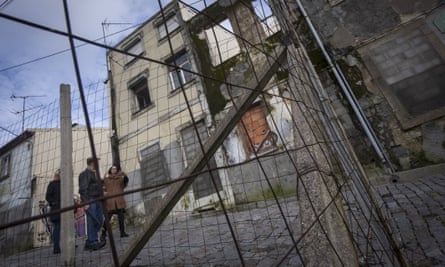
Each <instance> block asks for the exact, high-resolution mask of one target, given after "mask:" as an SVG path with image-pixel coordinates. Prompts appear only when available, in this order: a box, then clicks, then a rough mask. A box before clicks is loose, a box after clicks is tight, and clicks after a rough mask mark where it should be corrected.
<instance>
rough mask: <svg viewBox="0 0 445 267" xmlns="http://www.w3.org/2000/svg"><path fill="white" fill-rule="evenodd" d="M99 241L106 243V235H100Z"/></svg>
mask: <svg viewBox="0 0 445 267" xmlns="http://www.w3.org/2000/svg"><path fill="white" fill-rule="evenodd" d="M100 241H101V242H102V241H103V242H107V235H106V234H105V233H102V235H101V236H100Z"/></svg>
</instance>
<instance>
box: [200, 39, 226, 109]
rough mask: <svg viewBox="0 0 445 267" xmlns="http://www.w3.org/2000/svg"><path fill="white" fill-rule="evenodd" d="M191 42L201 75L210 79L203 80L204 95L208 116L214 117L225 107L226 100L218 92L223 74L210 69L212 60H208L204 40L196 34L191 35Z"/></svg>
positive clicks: (207, 50)
mask: <svg viewBox="0 0 445 267" xmlns="http://www.w3.org/2000/svg"><path fill="white" fill-rule="evenodd" d="M192 41H193V46H194V48H195V51H196V53H197V56H198V59H199V64H200V69H201V72H202V74H203V75H204V76H205V77H210V78H211V79H209V78H203V83H204V90H205V91H204V94H205V95H206V98H207V103H208V104H209V109H210V114H212V116H215V115H216V114H218V113H219V112H220V111H222V110H223V109H224V107H225V106H226V99H225V98H224V96H223V95H222V94H221V90H220V86H221V84H222V83H223V81H224V79H223V78H222V76H223V74H222V72H220V73H218V72H217V71H216V70H215V68H214V67H212V60H211V58H210V54H209V47H208V45H207V42H206V40H201V39H199V37H198V35H197V34H193V35H192ZM204 66H205V67H204ZM218 76H219V77H218Z"/></svg>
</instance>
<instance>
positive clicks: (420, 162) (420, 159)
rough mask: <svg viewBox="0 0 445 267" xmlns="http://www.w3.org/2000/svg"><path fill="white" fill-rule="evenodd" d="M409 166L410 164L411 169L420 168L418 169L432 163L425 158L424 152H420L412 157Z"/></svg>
mask: <svg viewBox="0 0 445 267" xmlns="http://www.w3.org/2000/svg"><path fill="white" fill-rule="evenodd" d="M411 164H412V166H413V168H420V167H425V166H428V165H431V164H434V162H433V161H431V160H429V159H428V158H427V157H426V155H425V151H423V150H421V151H419V152H417V153H415V154H413V155H412V157H411Z"/></svg>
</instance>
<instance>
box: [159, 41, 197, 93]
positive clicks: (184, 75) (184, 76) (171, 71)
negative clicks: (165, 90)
mask: <svg viewBox="0 0 445 267" xmlns="http://www.w3.org/2000/svg"><path fill="white" fill-rule="evenodd" d="M183 56H184V57H185V60H184V61H183V62H178V59H179V58H181V57H183ZM166 63H167V64H169V65H175V63H176V64H177V66H178V67H180V69H177V68H176V67H172V66H168V67H167V70H168V78H169V81H170V93H173V92H175V91H176V90H178V89H179V88H181V81H182V85H186V84H188V83H189V82H191V81H193V80H194V79H195V76H194V75H193V74H192V73H190V72H185V71H184V70H183V69H187V68H186V67H185V66H186V65H189V68H188V70H190V71H192V62H191V60H190V58H189V55H188V53H187V51H185V50H182V51H180V52H178V53H176V54H175V55H174V56H172V57H170V58H169V59H167V60H166ZM173 75H175V76H173ZM179 79H181V81H179ZM176 81H177V82H178V84H176Z"/></svg>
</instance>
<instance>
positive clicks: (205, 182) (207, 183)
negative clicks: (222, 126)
mask: <svg viewBox="0 0 445 267" xmlns="http://www.w3.org/2000/svg"><path fill="white" fill-rule="evenodd" d="M196 126H197V128H198V132H199V136H200V137H201V140H202V142H203V143H204V142H205V140H206V139H207V137H208V134H207V130H206V127H205V125H204V122H202V121H201V122H198V123H197V125H196ZM181 137H182V145H183V147H184V152H185V156H186V160H187V164H190V162H191V161H192V160H193V159H194V157H195V155H196V152H197V151H199V149H201V147H200V145H199V141H198V138H197V135H196V131H195V128H194V127H193V126H190V127H187V128H185V129H183V130H182V131H181ZM209 165H210V168H211V169H214V168H216V162H215V159H214V158H211V159H210V161H209ZM206 169H207V168H205V169H204V170H206ZM212 174H213V177H214V178H215V182H216V186H217V188H218V191H220V190H222V185H221V180H220V178H219V175H218V172H217V171H213V172H212ZM211 179H212V178H211V176H210V173H209V172H206V173H204V174H201V175H200V176H198V177H197V178H196V180H195V181H194V182H193V194H194V196H195V198H196V199H199V198H202V197H206V196H209V195H211V194H213V193H215V189H214V187H213V184H212V181H211Z"/></svg>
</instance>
